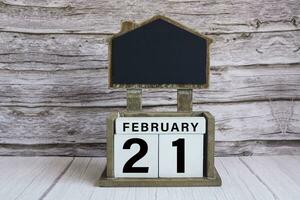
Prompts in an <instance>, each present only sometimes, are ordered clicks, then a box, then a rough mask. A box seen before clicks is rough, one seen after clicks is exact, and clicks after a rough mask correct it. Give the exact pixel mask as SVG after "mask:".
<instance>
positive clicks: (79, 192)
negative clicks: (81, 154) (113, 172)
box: [44, 157, 105, 199]
mask: <svg viewBox="0 0 300 200" xmlns="http://www.w3.org/2000/svg"><path fill="white" fill-rule="evenodd" d="M104 167H105V159H104V158H88V157H87V158H75V160H74V161H73V163H72V165H71V166H70V168H69V169H68V171H67V172H66V173H65V174H64V175H63V176H62V178H61V179H60V180H59V182H58V183H57V184H56V185H55V187H54V188H53V189H52V190H51V191H50V192H49V193H48V194H47V195H45V198H44V199H90V196H91V195H92V193H91V191H92V190H93V189H94V188H95V187H96V186H95V184H96V181H97V180H98V179H99V178H100V176H101V173H102V171H103V170H104Z"/></svg>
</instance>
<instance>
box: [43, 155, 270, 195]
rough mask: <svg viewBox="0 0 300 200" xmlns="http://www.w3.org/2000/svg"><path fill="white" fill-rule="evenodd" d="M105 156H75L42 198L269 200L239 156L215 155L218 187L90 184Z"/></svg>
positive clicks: (267, 193)
mask: <svg viewBox="0 0 300 200" xmlns="http://www.w3.org/2000/svg"><path fill="white" fill-rule="evenodd" d="M104 164H105V159H101V158H93V159H90V158H76V159H75V161H74V162H73V164H72V165H71V167H70V168H69V170H68V171H67V172H66V173H65V174H64V176H63V177H62V178H61V179H60V181H59V182H58V183H57V184H56V185H55V187H54V188H53V190H51V191H50V192H49V193H48V195H47V196H46V198H45V199H104V200H105V199H110V200H117V199H122V200H126V199H185V200H188V199H227V200H229V199H238V200H239V199H241V198H242V199H262V200H264V199H273V195H272V193H271V192H270V191H268V189H267V188H266V187H265V186H264V185H263V184H262V183H261V182H260V181H259V180H258V179H257V177H256V176H254V175H253V174H252V173H251V172H250V171H249V170H248V168H247V167H246V166H245V165H244V164H243V163H242V162H240V160H239V158H237V157H236V158H217V160H216V167H217V169H218V171H219V173H220V175H221V177H222V180H223V185H222V187H192V188H172V187H167V188H165V187H164V188H101V187H95V186H94V183H95V182H96V181H97V179H98V178H99V176H100V174H101V171H102V170H103V169H104Z"/></svg>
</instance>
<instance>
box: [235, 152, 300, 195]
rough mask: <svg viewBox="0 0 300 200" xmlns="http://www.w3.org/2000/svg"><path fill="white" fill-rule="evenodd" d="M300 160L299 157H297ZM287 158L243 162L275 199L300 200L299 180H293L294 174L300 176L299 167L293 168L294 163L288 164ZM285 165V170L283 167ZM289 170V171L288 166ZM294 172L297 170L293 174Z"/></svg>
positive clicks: (254, 159) (263, 157) (257, 159)
mask: <svg viewBox="0 0 300 200" xmlns="http://www.w3.org/2000/svg"><path fill="white" fill-rule="evenodd" d="M296 159H299V157H296ZM286 160H287V159H286V158H285V157H284V158H283V159H282V158H281V157H277V158H276V162H275V161H274V159H273V158H272V157H265V156H262V157H244V158H241V161H243V163H244V164H245V166H247V168H248V169H249V170H250V171H251V172H252V173H253V174H254V175H255V176H256V177H258V178H259V180H260V182H261V183H263V184H264V185H265V186H266V187H268V189H269V191H270V192H272V194H273V196H274V198H275V199H286V200H295V199H299V198H300V186H299V179H293V178H291V176H292V174H290V173H297V174H299V167H298V168H296V167H295V166H293V167H291V164H292V163H288V164H287V163H286V164H283V163H284V162H286ZM283 165H285V167H284V168H283V167H282V166H283ZM288 165H289V166H290V167H289V170H287V166H288ZM292 170H296V171H294V172H292Z"/></svg>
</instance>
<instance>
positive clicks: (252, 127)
mask: <svg viewBox="0 0 300 200" xmlns="http://www.w3.org/2000/svg"><path fill="white" fill-rule="evenodd" d="M122 110H124V108H123V109H122V108H117V107H116V108H101V107H87V108H81V107H78V108H77V107H72V108H65V107H37V108H30V107H29V108H25V107H1V108H0V113H1V115H0V116H1V120H2V126H1V127H0V130H1V137H0V141H1V142H2V143H4V142H5V143H13V144H59V143H74V142H81V143H95V142H103V141H105V138H106V133H105V130H106V118H107V116H108V114H109V113H110V112H113V111H122ZM194 110H195V111H209V112H211V113H212V114H213V115H214V116H215V118H216V140H217V141H241V140H264V139H265V140H271V139H278V140H282V139H285V140H289V139H299V128H300V126H299V123H298V122H299V120H300V119H299V117H300V114H299V111H300V104H299V102H293V101H274V102H272V101H271V102H263V101H262V102H245V103H244V102H240V103H228V104H196V105H194ZM145 111H153V112H154V111H162V112H164V111H176V106H161V107H146V108H145Z"/></svg>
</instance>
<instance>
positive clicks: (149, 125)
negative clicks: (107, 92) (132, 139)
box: [116, 117, 206, 134]
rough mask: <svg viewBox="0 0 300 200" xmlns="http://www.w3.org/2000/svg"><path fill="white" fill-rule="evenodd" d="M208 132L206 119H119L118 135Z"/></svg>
mask: <svg viewBox="0 0 300 200" xmlns="http://www.w3.org/2000/svg"><path fill="white" fill-rule="evenodd" d="M205 132H206V119H205V118H204V117H119V118H117V119H116V134H171V133H172V134H178V133H184V134H187V133H193V134H194V133H195V134H196V133H197V134H204V133H205Z"/></svg>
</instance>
